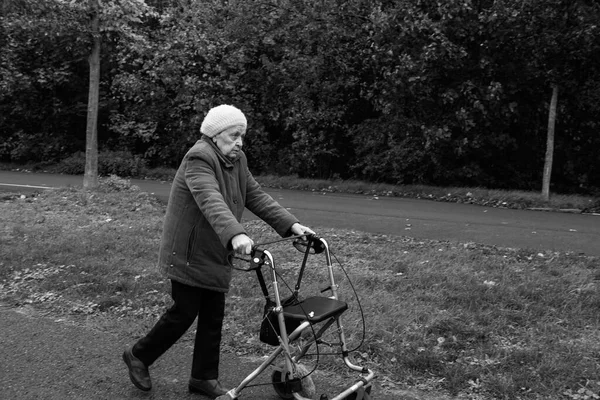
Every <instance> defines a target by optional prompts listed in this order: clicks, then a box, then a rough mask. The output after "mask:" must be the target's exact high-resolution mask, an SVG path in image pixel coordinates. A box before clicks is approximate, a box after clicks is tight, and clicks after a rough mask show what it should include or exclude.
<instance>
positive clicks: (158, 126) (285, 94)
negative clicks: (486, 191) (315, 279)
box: [0, 0, 600, 192]
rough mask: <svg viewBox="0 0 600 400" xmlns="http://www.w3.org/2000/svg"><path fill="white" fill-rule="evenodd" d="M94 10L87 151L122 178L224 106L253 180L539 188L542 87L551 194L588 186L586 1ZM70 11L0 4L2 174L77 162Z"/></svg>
mask: <svg viewBox="0 0 600 400" xmlns="http://www.w3.org/2000/svg"><path fill="white" fill-rule="evenodd" d="M100 3H101V7H102V8H103V19H104V21H105V22H106V21H109V22H110V23H105V25H104V26H105V28H104V29H103V35H104V37H103V50H102V66H101V71H102V72H101V74H102V81H101V99H100V119H99V127H98V132H99V141H100V150H101V151H104V152H109V151H119V152H121V154H122V152H123V151H125V152H128V153H130V154H131V157H132V159H135V160H138V161H136V165H139V163H143V164H144V165H147V166H151V167H152V166H176V165H177V164H178V162H179V160H180V158H181V156H182V155H183V153H184V152H185V150H186V149H187V148H188V147H189V146H190V145H191V144H192V143H193V142H194V141H195V140H197V138H198V136H199V126H200V123H201V121H202V118H203V116H204V114H205V113H206V112H207V111H208V109H209V108H210V107H212V106H214V105H217V104H220V103H230V104H235V105H236V106H238V107H240V108H241V109H242V110H244V112H245V113H246V114H247V115H248V117H249V134H248V143H247V144H246V145H247V148H246V150H247V154H248V156H249V159H250V163H251V166H252V167H253V170H254V171H255V172H263V173H266V172H269V173H278V174H297V175H299V176H301V177H319V178H331V177H336V178H343V179H349V178H354V179H364V180H370V181H378V182H387V183H405V184H408V183H426V184H436V185H477V186H484V187H495V188H511V189H534V190H538V189H539V188H540V186H541V177H542V169H543V162H544V154H545V143H546V129H547V124H548V122H547V120H548V104H549V102H550V96H551V92H552V87H553V85H558V87H559V89H560V92H559V93H560V95H559V102H558V121H557V126H556V148H555V156H554V160H555V161H554V171H553V178H552V180H553V190H555V191H581V192H585V191H587V192H593V191H597V190H599V188H600V162H599V161H600V135H599V134H598V132H599V128H600V126H599V121H598V115H600V26H598V21H600V5H599V4H598V3H597V2H595V1H593V0H544V1H538V0H446V1H443V2H438V1H431V0H419V1H405V0H395V1H391V0H388V1H386V0H381V1H374V0H328V1H317V2H316V1H309V0H262V1H261V0H244V1H239V0H238V1H236V0H231V1H227V2H224V1H217V0H202V1H185V0H179V1H175V0H172V1H168V0H153V1H147V2H146V3H147V5H148V6H150V7H151V8H153V11H154V12H150V13H146V14H144V15H145V16H144V17H143V18H141V19H139V20H138V19H137V15H138V14H136V19H135V20H133V21H132V19H131V14H132V12H133V11H132V10H133V9H134V7H133V5H134V3H143V2H142V1H141V0H127V1H125V0H110V1H108V0H103V1H101V2H100ZM86 4H87V2H86V1H81V0H80V1H73V2H67V1H62V0H40V1H37V0H36V1H33V0H21V1H16V0H12V1H5V2H3V3H2V11H1V12H2V14H1V18H0V161H4V162H45V163H57V162H60V161H62V160H65V159H70V160H73V157H72V156H73V155H74V154H77V153H78V152H81V151H83V150H84V149H85V118H86V109H87V90H88V86H87V74H88V67H87V58H86V57H87V55H88V53H89V50H90V37H89V28H88V22H89V21H88V19H89V16H88V14H87V13H86ZM136 10H138V11H135V12H136V13H138V12H139V9H138V8H136ZM118 21H126V22H127V24H128V25H127V26H129V29H130V31H129V34H128V35H126V36H123V35H120V34H116V33H115V29H113V28H110V27H114V26H118ZM107 27H108V28H107Z"/></svg>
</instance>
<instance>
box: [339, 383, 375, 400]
mask: <svg viewBox="0 0 600 400" xmlns="http://www.w3.org/2000/svg"><path fill="white" fill-rule="evenodd" d="M372 398H373V397H371V384H370V383H369V385H368V386H367V387H365V388H364V389H363V388H360V389H358V390H357V391H356V392H354V393H352V394H351V395H349V396H348V397H346V399H348V400H371V399H372Z"/></svg>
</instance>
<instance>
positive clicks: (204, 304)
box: [192, 290, 225, 380]
mask: <svg viewBox="0 0 600 400" xmlns="http://www.w3.org/2000/svg"><path fill="white" fill-rule="evenodd" d="M198 304H199V305H200V309H199V310H198V328H197V330H196V341H195V343H194V358H193V361H192V378H194V379H201V380H209V379H217V378H218V377H219V355H220V352H221V329H222V327H223V318H224V317H225V293H221V292H215V291H212V290H203V292H202V299H201V301H199V303H198Z"/></svg>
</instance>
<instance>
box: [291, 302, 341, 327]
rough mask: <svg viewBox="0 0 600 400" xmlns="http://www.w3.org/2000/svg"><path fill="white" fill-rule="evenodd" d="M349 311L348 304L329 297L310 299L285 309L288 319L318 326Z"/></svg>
mask: <svg viewBox="0 0 600 400" xmlns="http://www.w3.org/2000/svg"><path fill="white" fill-rule="evenodd" d="M347 309H348V304H346V303H345V302H343V301H340V300H336V299H331V298H329V297H320V296H314V297H308V298H306V299H304V300H302V301H300V303H298V304H295V305H292V306H287V307H284V308H283V315H284V316H285V317H286V318H291V319H295V320H298V321H305V320H306V321H308V322H310V323H311V324H317V323H319V322H321V321H324V320H326V319H328V318H331V317H336V316H338V315H340V314H341V313H343V312H344V311H346V310H347Z"/></svg>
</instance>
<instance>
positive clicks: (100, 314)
mask: <svg viewBox="0 0 600 400" xmlns="http://www.w3.org/2000/svg"><path fill="white" fill-rule="evenodd" d="M471 193H473V192H471ZM377 195H382V194H379V192H378V194H377ZM472 196H473V195H472ZM467 197H468V196H467ZM163 215H164V205H162V204H160V203H158V202H157V201H155V200H154V199H153V198H151V197H150V196H149V195H147V194H145V193H141V192H139V191H138V190H136V188H135V187H131V186H130V185H129V184H128V183H127V182H126V181H123V180H120V179H116V178H112V179H106V180H103V181H102V187H101V189H100V190H99V191H98V192H95V193H86V192H83V191H79V190H76V189H64V190H59V191H52V192H44V193H42V194H40V195H37V196H35V197H26V198H21V197H19V196H5V198H4V200H2V201H1V202H0V300H1V301H3V302H8V303H9V304H13V305H18V304H31V305H33V306H35V307H38V308H44V309H48V310H51V311H52V312H54V313H60V314H62V315H65V316H69V317H70V318H73V319H78V320H82V321H86V323H89V324H94V326H96V327H97V328H99V329H106V330H119V331H123V330H124V329H128V330H130V332H127V333H128V334H131V335H132V336H136V335H140V334H144V333H146V332H147V330H148V329H149V328H150V327H151V326H152V324H153V323H154V321H155V320H156V318H157V317H158V316H159V315H160V314H161V312H162V311H163V310H164V309H165V307H166V306H168V305H169V304H170V300H169V297H168V296H167V293H168V290H167V289H168V282H166V281H165V280H164V279H163V278H162V277H161V276H160V275H159V274H158V273H157V272H156V270H155V263H156V257H157V249H158V242H159V238H160V230H161V225H162V218H163ZM315 228H317V229H318V232H319V234H320V235H321V236H323V237H324V238H326V239H327V240H328V241H329V243H330V245H331V247H332V249H333V251H334V253H335V255H336V257H337V259H338V260H339V262H340V264H341V265H342V266H343V267H344V269H345V271H346V272H347V276H346V275H344V273H343V272H342V271H340V274H338V276H339V279H340V285H341V288H342V291H341V296H342V297H343V298H344V299H345V300H346V301H348V302H349V304H350V306H351V308H350V310H349V311H348V312H347V313H346V316H345V323H344V326H345V328H346V330H347V336H348V338H349V341H350V347H351V348H352V347H355V346H357V345H359V344H361V343H362V342H363V341H364V343H363V344H362V347H361V348H360V350H359V351H358V352H357V353H356V354H355V357H356V358H357V361H358V363H360V364H362V363H365V364H366V365H367V366H369V367H372V368H374V369H375V370H376V371H377V372H378V375H379V382H380V384H381V386H382V388H383V389H385V390H390V391H393V390H402V389H419V390H421V391H423V392H425V393H431V394H446V395H450V396H454V397H456V398H460V399H550V398H552V399H598V398H600V397H599V396H600V378H599V376H600V333H599V332H600V329H599V328H600V320H599V314H598V308H599V307H600V288H599V285H600V265H599V261H600V260H599V259H598V258H594V257H585V256H579V255H574V254H570V253H557V252H535V253H531V252H529V251H527V250H524V249H507V248H497V247H493V246H484V245H480V244H476V243H454V242H443V241H431V240H417V239H414V238H411V237H405V236H391V235H371V234H365V233H362V232H356V231H349V230H342V231H340V230H339V229H335V230H334V229H330V228H328V227H315ZM247 229H248V231H249V233H250V235H251V236H252V237H253V238H254V239H255V240H257V241H268V240H270V239H272V238H275V234H274V233H273V232H272V230H271V229H270V228H268V227H267V226H265V225H264V224H262V223H259V222H251V223H247ZM269 249H270V250H271V251H272V253H273V254H274V256H275V260H276V262H277V264H278V265H279V268H280V270H281V274H282V277H283V278H284V280H285V282H287V283H288V284H289V285H290V286H291V285H293V284H294V283H295V281H294V267H295V266H296V265H297V263H298V262H299V260H300V258H299V257H301V254H300V253H298V252H296V251H295V250H293V249H292V247H291V246H290V245H289V243H286V242H282V243H277V244H274V245H270V246H269ZM319 263H322V259H320V258H319V257H318V256H316V257H315V259H314V260H312V259H311V264H310V265H311V266H313V265H318V264H319ZM319 272H322V270H321V269H318V268H310V269H309V272H307V275H306V277H305V280H304V281H305V284H304V286H303V287H304V288H305V289H306V290H308V291H310V290H315V289H316V288H317V287H318V286H319V285H320V284H321V282H322V279H321V278H322V277H321V276H320V275H318V273H319ZM350 283H352V285H353V287H354V288H355V289H356V292H357V293H358V294H359V299H360V306H361V307H362V315H364V320H365V326H366V329H365V330H364V331H363V324H362V315H361V308H359V303H358V302H357V299H356V296H355V295H354V293H353V291H352V286H351V285H350ZM263 303H264V300H263V299H262V298H261V294H260V289H259V287H258V284H257V283H256V279H255V278H254V276H249V275H248V273H244V272H239V271H235V273H234V279H233V282H232V289H231V291H230V294H229V296H228V303H227V308H228V311H227V319H226V323H225V328H224V334H225V340H224V346H223V348H224V350H225V351H230V352H235V353H237V354H239V355H255V354H259V355H260V354H264V353H266V352H267V351H268V350H269V349H268V348H267V347H266V346H265V345H263V344H261V343H260V342H259V341H258V340H257V329H258V325H259V323H260V317H261V313H262V306H263ZM124 321H128V322H130V323H123V322H124ZM322 351H323V352H325V351H327V349H326V348H324V349H322ZM321 362H323V365H325V366H326V367H327V368H330V369H332V370H334V371H335V372H338V373H340V374H342V373H343V371H341V370H336V369H335V367H333V365H332V364H331V363H330V362H329V361H328V359H327V358H326V357H322V359H321Z"/></svg>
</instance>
